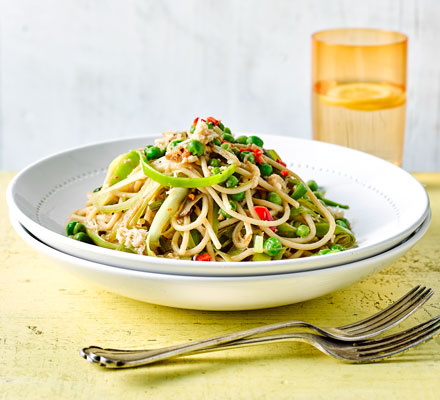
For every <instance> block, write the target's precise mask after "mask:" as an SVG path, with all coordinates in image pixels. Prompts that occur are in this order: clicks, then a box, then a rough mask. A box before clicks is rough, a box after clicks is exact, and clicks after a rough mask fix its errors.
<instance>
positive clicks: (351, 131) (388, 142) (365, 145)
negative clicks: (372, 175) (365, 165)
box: [312, 81, 406, 165]
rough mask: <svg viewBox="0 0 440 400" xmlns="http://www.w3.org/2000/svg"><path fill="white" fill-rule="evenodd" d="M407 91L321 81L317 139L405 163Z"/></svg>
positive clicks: (315, 104) (315, 97) (316, 95)
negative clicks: (403, 155) (403, 159)
mask: <svg viewBox="0 0 440 400" xmlns="http://www.w3.org/2000/svg"><path fill="white" fill-rule="evenodd" d="M405 108H406V95H405V91H404V90H403V89H402V88H401V87H399V86H396V85H392V84H390V83H384V82H336V81H321V82H318V83H317V84H316V85H315V87H314V90H313V93H312V111H313V119H314V121H313V137H314V139H317V140H322V141H325V142H330V143H336V144H339V145H342V146H347V147H351V148H354V149H357V150H361V151H365V152H367V153H370V154H374V155H376V156H378V157H381V158H383V159H385V160H388V161H390V162H392V163H394V164H396V165H401V163H402V149H403V141H404V132H405V111H406V110H405Z"/></svg>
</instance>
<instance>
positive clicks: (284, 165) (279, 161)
mask: <svg viewBox="0 0 440 400" xmlns="http://www.w3.org/2000/svg"><path fill="white" fill-rule="evenodd" d="M277 163H278V164H281V165H282V166H283V167H286V166H287V165H286V163H285V162H284V161H281V160H280V159H279V158H277Z"/></svg>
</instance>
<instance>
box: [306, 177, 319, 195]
mask: <svg viewBox="0 0 440 400" xmlns="http://www.w3.org/2000/svg"><path fill="white" fill-rule="evenodd" d="M307 186H308V187H309V188H310V190H311V191H312V192H314V191H316V190H318V184H317V183H316V181H314V180H313V179H310V180H309V181H307Z"/></svg>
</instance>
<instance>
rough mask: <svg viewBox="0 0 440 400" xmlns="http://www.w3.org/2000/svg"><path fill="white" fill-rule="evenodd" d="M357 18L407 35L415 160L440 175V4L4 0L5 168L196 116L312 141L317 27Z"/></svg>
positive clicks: (410, 158) (1, 156)
mask: <svg viewBox="0 0 440 400" xmlns="http://www.w3.org/2000/svg"><path fill="white" fill-rule="evenodd" d="M345 26H350V27H377V28H384V29H391V30H398V31H401V32H404V33H406V34H408V36H409V38H410V40H409V59H408V61H409V76H408V85H409V86H408V112H407V134H406V143H405V155H404V165H403V166H404V168H405V169H407V170H410V171H429V170H431V171H432V170H438V171H440V54H439V53H440V30H439V26H440V1H438V0H371V1H359V0H358V1H353V0H333V1H331V0H307V1H306V0H291V1H288V0H180V1H179V0H137V1H136V0H39V1H35V0H0V168H2V169H10V170H12V169H19V168H22V167H24V166H25V165H27V164H29V163H30V162H32V161H34V160H36V159H38V158H40V157H43V156H45V155H48V154H51V153H53V152H56V151H59V150H62V149H66V148H69V147H72V146H76V145H80V144H84V143H89V142H93V141H98V140H103V139H107V138H116V137H123V136H134V135H141V134H143V133H152V132H161V131H163V130H170V129H171V130H173V129H181V128H187V127H188V125H189V124H190V123H191V121H192V119H193V117H194V116H197V115H213V116H216V117H218V118H221V119H222V120H224V121H225V122H226V123H227V125H229V126H231V127H232V128H233V129H234V130H235V131H240V130H241V131H259V132H274V133H281V134H287V135H292V136H298V137H305V138H310V137H311V132H310V105H309V103H310V94H309V90H310V35H311V33H312V32H314V31H316V30H321V29H325V28H333V27H345ZM121 150H125V149H121Z"/></svg>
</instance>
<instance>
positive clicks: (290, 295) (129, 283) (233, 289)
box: [11, 213, 431, 311]
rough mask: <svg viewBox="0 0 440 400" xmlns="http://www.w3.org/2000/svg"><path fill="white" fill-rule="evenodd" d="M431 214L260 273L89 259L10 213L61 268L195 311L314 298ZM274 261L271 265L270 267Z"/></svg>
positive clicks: (367, 268) (388, 259) (364, 272)
mask: <svg viewBox="0 0 440 400" xmlns="http://www.w3.org/2000/svg"><path fill="white" fill-rule="evenodd" d="M430 219H431V215H430V213H429V214H428V215H427V217H426V219H425V220H424V222H423V223H422V224H421V225H420V226H419V227H418V228H417V229H416V231H415V232H413V233H412V234H410V235H409V236H408V237H407V238H406V239H405V240H404V241H402V242H401V243H400V244H398V245H396V246H394V247H393V248H391V249H389V250H387V251H385V252H383V253H380V254H377V255H374V256H371V257H369V258H366V259H363V260H360V261H355V262H351V263H347V264H344V265H340V266H334V267H328V268H321V269H316V270H311V271H303V272H294V273H285V274H271V275H262V276H240V277H215V276H184V275H172V274H160V273H152V272H145V271H134V270H130V269H126V268H118V267H112V266H109V265H106V264H102V263H97V262H93V261H88V260H85V259H83V258H79V257H75V256H71V255H69V254H67V253H64V252H62V251H59V250H56V249H54V248H52V247H50V246H48V245H47V244H45V243H43V242H42V241H40V240H38V239H37V238H36V237H35V236H33V235H32V234H31V233H30V232H29V231H27V230H26V229H25V228H24V227H23V225H21V224H20V222H18V220H17V219H16V218H15V217H14V216H12V215H11V223H12V225H13V227H14V228H15V230H16V231H17V233H18V234H19V235H20V236H21V237H22V238H23V239H24V240H25V241H26V242H27V243H28V244H30V245H31V246H32V247H34V248H35V249H37V250H38V251H40V252H42V253H43V254H45V255H47V256H48V257H49V258H51V259H52V260H54V261H56V262H57V263H58V264H59V265H60V266H61V267H62V268H65V269H66V270H68V271H70V272H72V273H74V274H76V275H77V276H79V277H81V278H84V279H86V280H88V281H90V282H93V283H95V284H96V285H98V286H101V287H103V288H105V289H107V290H109V291H111V292H114V293H118V294H120V295H123V296H126V297H130V298H133V299H136V300H140V301H145V302H148V303H153V304H159V305H164V306H169V307H177V308H188V309H197V310H216V311H229V310H251V309H259V308H268V307H276V306H282V305H287V304H293V303H298V302H301V301H305V300H310V299H313V298H316V297H319V296H322V295H325V294H327V293H330V292H333V291H335V290H338V289H342V288H344V287H346V286H349V285H350V284H352V283H354V282H357V281H359V280H361V279H363V278H365V277H367V276H369V275H371V274H373V273H375V272H378V271H379V270H381V269H383V268H384V267H386V266H388V265H389V264H391V263H392V262H394V261H395V260H397V259H398V258H399V257H401V256H402V255H403V254H404V253H405V252H407V251H408V250H409V249H410V248H411V247H412V246H413V245H415V244H416V243H417V241H419V240H420V239H421V238H422V236H423V235H424V234H425V232H426V230H427V229H428V227H429V223H430ZM269 264H270V261H269V262H267V267H268V268H270V265H269Z"/></svg>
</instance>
